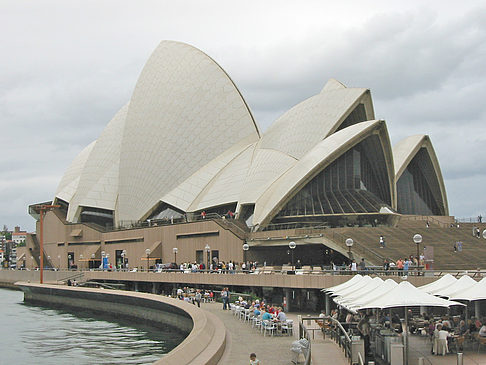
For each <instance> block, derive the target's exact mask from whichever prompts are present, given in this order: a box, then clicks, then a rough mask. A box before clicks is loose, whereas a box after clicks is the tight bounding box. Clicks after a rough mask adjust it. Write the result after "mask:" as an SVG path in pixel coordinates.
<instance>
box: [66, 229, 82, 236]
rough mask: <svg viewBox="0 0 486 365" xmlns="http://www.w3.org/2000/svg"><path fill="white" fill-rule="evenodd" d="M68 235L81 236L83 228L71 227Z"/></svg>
mask: <svg viewBox="0 0 486 365" xmlns="http://www.w3.org/2000/svg"><path fill="white" fill-rule="evenodd" d="M69 235H70V236H71V237H81V236H82V235H83V230H82V229H81V228H78V229H73V230H72V231H71V233H70V234H69Z"/></svg>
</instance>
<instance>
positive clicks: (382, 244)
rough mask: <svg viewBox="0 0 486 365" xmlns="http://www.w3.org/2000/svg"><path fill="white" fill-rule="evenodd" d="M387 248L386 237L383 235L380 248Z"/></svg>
mask: <svg viewBox="0 0 486 365" xmlns="http://www.w3.org/2000/svg"><path fill="white" fill-rule="evenodd" d="M384 247H385V237H384V236H383V235H381V236H380V248H384Z"/></svg>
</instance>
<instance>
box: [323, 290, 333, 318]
mask: <svg viewBox="0 0 486 365" xmlns="http://www.w3.org/2000/svg"><path fill="white" fill-rule="evenodd" d="M324 295H325V297H326V315H330V314H331V303H330V300H329V299H330V298H329V294H328V293H326V294H324Z"/></svg>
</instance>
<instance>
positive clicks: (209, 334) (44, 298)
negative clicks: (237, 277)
mask: <svg viewBox="0 0 486 365" xmlns="http://www.w3.org/2000/svg"><path fill="white" fill-rule="evenodd" d="M16 285H17V286H18V287H20V288H21V289H22V291H23V292H24V300H25V301H26V302H31V303H45V304H50V305H59V306H63V307H71V308H79V309H89V310H92V311H95V312H101V313H107V314H109V315H111V316H123V317H124V318H126V317H131V318H134V319H136V320H138V321H140V320H143V321H146V322H147V323H149V324H152V325H155V326H167V325H169V326H172V327H174V328H177V329H178V330H180V331H182V332H183V333H186V334H187V337H186V338H185V340H184V341H183V342H182V343H181V344H179V345H178V346H177V347H176V348H174V349H173V350H172V351H171V352H169V353H168V354H167V355H165V356H164V357H162V358H161V359H160V360H158V361H156V362H155V364H158V365H159V364H160V365H162V364H164V365H169V364H170V365H172V364H174V365H176V364H177V365H181V364H194V365H196V364H197V365H199V364H200V365H203V364H207V365H213V364H217V363H218V361H219V359H220V358H221V356H222V354H223V352H224V349H225V345H226V342H225V336H226V329H225V327H224V324H223V323H222V322H221V320H219V319H218V318H217V317H216V316H214V315H213V314H211V313H208V312H206V311H203V310H201V309H200V308H197V307H196V306H194V305H192V304H188V303H186V302H183V301H180V300H177V299H173V298H167V297H162V296H158V295H154V294H147V293H139V292H128V291H121V290H108V289H94V288H80V287H67V286H59V285H46V284H42V285H41V284H33V283H25V282H19V283H16Z"/></svg>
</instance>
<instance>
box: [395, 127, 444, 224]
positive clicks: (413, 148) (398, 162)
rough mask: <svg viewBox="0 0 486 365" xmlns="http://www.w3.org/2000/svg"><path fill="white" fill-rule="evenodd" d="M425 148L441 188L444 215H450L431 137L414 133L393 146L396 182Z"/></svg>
mask: <svg viewBox="0 0 486 365" xmlns="http://www.w3.org/2000/svg"><path fill="white" fill-rule="evenodd" d="M422 148H424V149H425V150H426V151H427V154H428V156H429V158H430V161H431V163H432V168H433V170H434V171H433V172H434V176H435V179H436V180H437V181H436V182H437V184H438V188H439V190H440V196H441V201H442V202H441V203H442V205H443V209H444V215H449V207H448V203H447V193H446V189H445V184H444V179H443V177H442V172H441V169H440V165H439V160H438V159H437V155H436V154H435V150H434V147H433V146H432V142H431V140H430V137H429V136H427V135H424V134H419V135H414V136H410V137H407V138H404V139H403V140H401V141H400V142H398V143H397V144H396V145H394V146H393V161H394V165H395V182H398V180H399V179H400V177H401V176H402V174H403V172H404V171H405V169H406V168H407V167H408V165H409V164H410V162H411V161H412V160H413V158H414V157H415V156H416V155H417V153H418V152H419V151H420V150H421V149H422Z"/></svg>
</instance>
